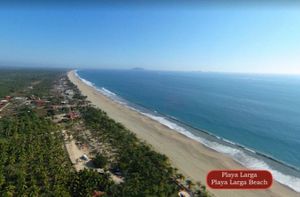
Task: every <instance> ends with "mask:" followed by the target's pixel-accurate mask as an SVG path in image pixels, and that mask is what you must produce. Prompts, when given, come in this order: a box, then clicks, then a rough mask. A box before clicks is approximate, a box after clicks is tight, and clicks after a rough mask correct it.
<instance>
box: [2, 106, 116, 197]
mask: <svg viewBox="0 0 300 197" xmlns="http://www.w3.org/2000/svg"><path fill="white" fill-rule="evenodd" d="M0 150H1V151H0V194H1V196H90V195H91V194H92V192H93V191H94V190H96V191H97V190H101V191H106V190H108V189H109V187H110V186H111V185H112V182H111V181H110V179H109V176H108V175H107V174H102V175H100V174H98V173H97V172H93V171H88V170H84V171H80V172H78V173H77V172H75V171H74V170H73V168H72V166H71V165H70V162H69V160H68V157H67V155H66V152H65V151H64V149H63V142H62V137H61V133H60V132H59V130H58V128H57V127H56V126H55V125H54V124H53V123H51V122H50V121H49V120H47V119H45V118H41V117H38V116H37V114H35V113H34V112H32V111H30V110H28V109H23V110H22V111H21V112H20V113H19V114H18V115H17V116H15V117H10V118H4V119H0Z"/></svg>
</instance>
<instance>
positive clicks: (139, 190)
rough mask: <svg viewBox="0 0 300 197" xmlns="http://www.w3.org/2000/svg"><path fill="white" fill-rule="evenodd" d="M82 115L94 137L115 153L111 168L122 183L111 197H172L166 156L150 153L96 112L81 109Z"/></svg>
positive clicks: (172, 191) (125, 131)
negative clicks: (120, 177) (116, 172)
mask: <svg viewBox="0 0 300 197" xmlns="http://www.w3.org/2000/svg"><path fill="white" fill-rule="evenodd" d="M82 115H83V118H84V119H85V121H86V125H88V126H89V128H90V129H91V130H92V132H94V134H95V135H98V136H99V138H101V139H102V140H104V141H107V142H109V143H110V144H112V145H113V147H115V148H116V149H117V154H118V159H117V161H116V163H114V164H112V166H114V168H118V169H120V171H121V173H122V176H124V177H125V183H124V184H121V185H118V186H117V189H114V192H113V196H149V195H152V196H172V195H174V196H175V193H176V191H178V188H177V185H176V184H175V183H174V180H173V177H174V175H175V170H174V169H173V168H172V167H171V166H170V164H169V162H168V159H167V157H166V156H164V155H161V154H159V153H157V152H155V151H153V150H151V148H150V147H149V146H148V145H146V144H145V143H143V142H141V141H139V140H138V139H137V138H136V136H135V135H134V134H133V133H132V132H130V131H128V130H127V129H126V128H125V127H124V126H122V125H121V124H119V123H116V122H115V121H114V120H112V119H110V118H109V117H108V116H107V115H106V113H105V112H103V111H101V110H99V109H95V108H92V107H87V108H84V109H82Z"/></svg>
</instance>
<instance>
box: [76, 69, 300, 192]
mask: <svg viewBox="0 0 300 197" xmlns="http://www.w3.org/2000/svg"><path fill="white" fill-rule="evenodd" d="M77 75H78V76H79V77H80V78H81V79H82V80H83V81H84V82H85V83H87V84H89V85H91V86H94V87H95V88H97V89H98V90H99V91H100V92H102V93H103V94H105V95H106V96H108V97H110V98H111V99H113V100H115V101H116V102H119V103H121V104H123V105H126V106H127V107H130V108H132V109H134V110H136V111H138V112H140V113H142V114H144V115H146V116H148V117H150V118H152V119H154V120H156V121H159V122H161V123H162V124H164V125H166V126H168V127H170V128H172V129H174V130H176V131H177V132H179V133H182V134H184V135H186V136H187V137H190V138H193V139H195V140H197V141H199V142H200V143H202V144H204V145H205V146H207V147H209V148H212V149H214V150H216V151H218V152H221V153H224V154H227V155H229V156H230V157H232V158H233V159H234V160H236V161H237V162H239V163H241V164H242V165H244V166H246V167H248V168H253V169H266V170H270V171H271V172H272V174H273V177H274V178H275V179H276V180H277V181H278V182H280V183H282V184H284V185H287V186H289V187H290V188H292V189H294V190H295V191H298V192H300V76H296V75H263V74H228V73H227V74H224V73H206V72H167V71H144V70H88V69H82V70H77Z"/></svg>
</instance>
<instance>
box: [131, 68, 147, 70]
mask: <svg viewBox="0 0 300 197" xmlns="http://www.w3.org/2000/svg"><path fill="white" fill-rule="evenodd" d="M131 70H145V69H144V68H141V67H134V68H132V69H131Z"/></svg>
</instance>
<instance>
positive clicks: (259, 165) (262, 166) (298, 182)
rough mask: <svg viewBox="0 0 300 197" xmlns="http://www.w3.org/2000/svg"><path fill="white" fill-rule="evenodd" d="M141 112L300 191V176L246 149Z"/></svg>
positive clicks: (163, 118)
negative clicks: (207, 137) (287, 171)
mask: <svg viewBox="0 0 300 197" xmlns="http://www.w3.org/2000/svg"><path fill="white" fill-rule="evenodd" d="M141 113H142V114H143V115H145V116H147V117H149V118H151V119H153V120H156V121H158V122H160V123H161V124H163V125H165V126H167V127H168V128H170V129H172V130H176V131H177V132H179V133H181V134H183V135H185V136H187V137H189V138H191V139H194V140H196V141H198V142H200V143H201V144H203V145H205V146H206V147H208V148H210V149H213V150H215V151H217V152H220V153H223V154H226V155H228V156H230V157H231V158H233V159H234V160H235V161H236V162H238V163H240V164H241V165H243V166H245V167H247V168H250V169H256V170H269V171H271V172H272V174H273V177H274V179H275V180H277V181H278V182H279V183H281V184H283V185H287V186H288V187H290V188H292V189H293V190H295V191H297V192H300V178H298V177H294V176H290V175H286V174H283V173H282V172H279V171H278V170H275V169H273V168H272V167H271V166H269V165H268V164H267V163H266V162H264V161H262V160H259V159H257V158H255V157H252V156H250V155H248V154H247V153H246V152H245V151H243V150H240V149H238V148H232V147H229V146H226V145H223V144H220V143H218V142H214V141H209V140H207V139H204V138H201V137H199V136H195V135H194V134H192V133H191V132H189V131H188V130H186V129H185V128H183V127H181V126H179V125H177V124H176V123H173V122H171V121H169V120H167V119H166V118H165V117H161V116H154V115H152V114H149V113H144V112H141ZM217 138H219V139H222V140H223V141H225V142H227V143H229V144H232V145H236V143H234V142H232V141H230V140H226V139H224V138H220V137H217ZM244 149H245V150H247V151H249V152H252V153H256V152H255V151H253V150H251V149H249V148H244Z"/></svg>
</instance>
